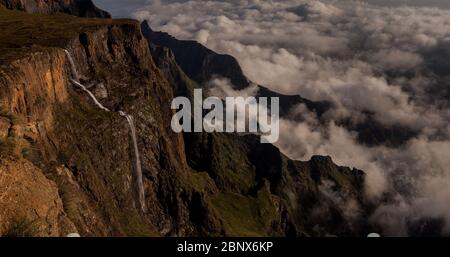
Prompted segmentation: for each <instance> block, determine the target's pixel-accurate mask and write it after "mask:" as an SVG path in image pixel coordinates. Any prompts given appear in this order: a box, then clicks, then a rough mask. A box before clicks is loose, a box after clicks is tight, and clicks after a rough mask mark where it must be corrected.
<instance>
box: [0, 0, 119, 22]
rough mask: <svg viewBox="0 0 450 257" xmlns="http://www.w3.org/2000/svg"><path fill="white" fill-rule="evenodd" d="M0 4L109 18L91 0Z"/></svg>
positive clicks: (13, 0) (4, 1)
mask: <svg viewBox="0 0 450 257" xmlns="http://www.w3.org/2000/svg"><path fill="white" fill-rule="evenodd" d="M0 4H2V5H4V6H6V7H7V8H8V9H16V10H22V11H26V12H28V13H41V14H50V13H55V12H64V13H67V14H71V15H75V16H80V17H90V18H94V17H97V18H111V15H110V14H109V13H108V12H106V11H103V10H101V9H99V8H97V6H95V4H94V3H93V2H92V0H50V1H48V0H45V1H44V0H0Z"/></svg>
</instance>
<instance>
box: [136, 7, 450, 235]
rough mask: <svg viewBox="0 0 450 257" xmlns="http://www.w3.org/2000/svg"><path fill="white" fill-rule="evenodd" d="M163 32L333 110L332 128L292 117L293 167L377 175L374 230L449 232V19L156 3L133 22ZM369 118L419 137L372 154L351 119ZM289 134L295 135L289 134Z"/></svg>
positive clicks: (439, 14) (422, 12)
mask: <svg viewBox="0 0 450 257" xmlns="http://www.w3.org/2000/svg"><path fill="white" fill-rule="evenodd" d="M134 17H135V18H138V19H141V20H143V19H147V20H149V22H150V24H151V26H152V27H153V28H154V29H157V30H163V31H167V32H168V33H170V34H172V35H174V36H176V37H178V38H180V39H194V40H197V41H199V42H201V43H202V44H204V45H206V46H208V47H209V48H211V49H213V50H215V51H217V52H219V53H227V54H231V55H233V56H235V57H236V58H237V59H238V61H239V63H240V64H241V66H242V68H243V70H244V72H245V74H246V76H248V78H249V79H250V80H252V81H253V82H255V83H258V84H261V85H264V86H267V87H269V88H270V89H272V90H274V91H277V92H281V93H285V94H300V95H302V96H303V97H306V98H308V99H311V100H327V101H330V102H331V103H333V106H334V107H333V110H331V111H329V112H328V113H327V114H326V115H325V116H324V117H325V118H324V119H325V122H324V121H323V120H320V121H319V118H318V117H317V116H316V115H315V114H314V113H311V112H310V111H308V110H307V108H305V107H304V106H298V107H297V108H296V109H295V110H293V111H294V112H296V113H297V114H302V116H303V117H305V118H304V119H303V120H302V121H301V122H299V121H294V120H288V119H282V120H281V123H280V125H281V127H280V140H279V142H278V144H277V146H278V147H280V149H281V150H282V151H283V152H284V153H285V154H287V155H288V156H290V157H291V158H294V159H300V160H306V159H309V158H310V157H311V156H312V155H315V154H321V155H330V156H332V157H333V160H334V161H335V162H337V163H338V164H340V165H346V166H351V167H357V168H359V169H362V170H364V171H365V172H366V173H367V176H368V180H367V186H366V192H367V196H368V197H369V199H371V200H372V201H374V202H376V201H379V200H380V199H382V197H383V196H385V195H386V194H387V193H388V194H389V195H390V199H391V200H390V201H384V202H382V203H380V204H381V206H380V208H378V209H377V211H376V212H375V213H374V215H373V216H372V220H373V222H375V223H378V224H380V225H382V226H383V227H384V229H385V230H384V231H383V232H384V233H385V234H389V235H406V234H407V224H408V223H411V222H414V221H416V220H420V219H422V218H444V219H445V220H446V221H448V222H446V223H445V231H446V232H447V233H450V205H448V199H449V196H450V168H449V167H450V158H449V153H450V125H449V121H450V107H449V99H450V93H449V92H450V90H449V87H450V62H449V61H448V60H449V59H450V50H448V49H450V11H449V10H443V9H437V8H425V7H420V8H419V7H407V6H400V7H382V6H373V5H368V4H364V3H357V2H349V1H333V2H331V1H305V0H301V1H299V0H286V1H270V0H267V1H260V0H239V1H203V0H191V1H182V2H177V1H170V2H164V1H158V0H155V1H148V3H147V5H146V6H145V7H142V8H140V9H139V10H138V11H136V12H135V13H134ZM367 113H370V114H371V115H372V116H373V118H374V119H375V120H376V121H378V122H379V123H381V124H383V125H384V126H393V125H399V126H402V127H405V128H408V129H411V130H414V131H417V132H418V133H417V136H416V137H414V138H412V139H411V140H409V141H408V142H405V143H404V144H403V145H401V146H398V147H395V148H394V147H387V146H384V145H379V146H371V147H369V146H366V145H362V144H360V143H359V142H358V140H357V136H358V135H357V134H356V132H354V131H349V130H348V129H346V128H344V127H342V126H339V125H338V124H339V123H338V122H337V121H339V120H342V119H350V120H352V121H353V122H361V121H363V120H364V119H366V115H367ZM283 131H285V133H283Z"/></svg>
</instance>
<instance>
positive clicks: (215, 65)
mask: <svg viewBox="0 0 450 257" xmlns="http://www.w3.org/2000/svg"><path fill="white" fill-rule="evenodd" d="M141 28H142V32H143V34H144V36H145V37H146V38H147V39H148V40H149V41H150V42H152V43H153V44H154V45H157V46H160V47H163V48H167V49H168V50H170V51H171V52H172V54H173V55H174V58H175V61H176V63H177V64H178V65H179V67H180V68H181V69H182V70H183V71H184V73H185V74H186V75H187V76H188V77H189V78H190V79H191V80H193V81H195V82H196V83H197V84H199V85H200V86H202V87H203V88H208V86H209V84H210V83H209V82H210V80H211V78H214V77H215V76H219V77H223V78H227V79H229V80H230V82H231V83H232V84H233V87H234V89H237V90H241V89H245V88H248V87H249V86H250V85H251V82H250V81H249V80H248V79H247V78H246V77H245V75H244V73H243V72H242V69H241V67H240V65H239V63H238V62H237V61H236V59H235V58H234V57H232V56H229V55H223V54H218V53H215V52H214V51H212V50H210V49H208V48H207V47H205V46H203V45H202V44H200V43H198V42H195V41H189V40H179V39H176V38H175V37H173V36H171V35H169V34H168V33H165V32H158V31H153V30H152V29H151V28H150V26H149V24H148V22H147V21H144V22H142V24H141ZM187 49H188V50H187ZM256 96H257V97H274V96H275V97H279V98H280V115H281V117H284V118H289V119H294V120H303V119H304V118H305V117H303V115H302V114H298V113H297V112H296V109H295V108H296V107H298V106H299V105H304V106H305V107H306V108H307V109H308V110H309V111H310V112H312V113H314V114H315V115H317V117H318V118H319V121H320V122H327V115H323V114H325V113H326V112H327V111H329V110H331V109H332V108H333V105H332V103H330V102H327V101H311V100H309V99H306V98H304V97H302V96H301V95H285V94H280V93H277V92H274V91H273V90H270V89H269V88H267V87H265V86H261V85H258V86H257V91H256ZM365 115H366V116H367V118H366V119H362V120H361V121H358V122H355V121H353V120H350V119H342V120H337V121H336V123H337V124H338V125H341V126H344V127H346V128H347V129H348V130H350V131H356V132H358V133H357V134H358V140H359V141H360V142H361V143H362V144H366V145H369V146H374V145H387V146H399V145H402V144H403V143H405V142H407V141H408V140H409V139H411V138H413V137H414V136H416V135H417V131H413V130H411V129H410V128H406V127H404V126H386V125H383V124H381V123H380V122H378V121H377V120H375V119H374V118H373V114H371V113H369V112H367V113H365ZM323 116H325V117H323Z"/></svg>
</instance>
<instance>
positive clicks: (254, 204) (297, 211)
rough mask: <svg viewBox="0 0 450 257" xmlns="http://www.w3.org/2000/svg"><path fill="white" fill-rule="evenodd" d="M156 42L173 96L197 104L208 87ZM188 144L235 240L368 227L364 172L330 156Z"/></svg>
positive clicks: (248, 145)
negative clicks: (197, 95)
mask: <svg viewBox="0 0 450 257" xmlns="http://www.w3.org/2000/svg"><path fill="white" fill-rule="evenodd" d="M144 34H145V33H144ZM149 42H150V45H151V50H152V55H153V58H154V60H155V62H156V64H157V66H158V67H159V68H160V69H161V71H162V72H163V73H164V74H165V76H166V77H167V78H169V82H170V84H171V85H172V87H173V89H174V94H175V95H177V96H186V97H188V98H192V95H193V93H192V90H193V88H196V87H201V85H200V84H199V83H197V82H195V81H193V80H192V79H191V78H190V77H189V76H188V75H187V74H186V73H185V72H184V71H183V69H182V68H181V65H178V63H177V61H176V58H175V56H174V54H173V52H172V51H171V50H170V49H169V48H165V47H163V46H158V45H155V44H154V43H153V42H152V41H149ZM261 90H264V89H263V88H261V89H260V91H261ZM263 93H264V92H263ZM272 95H273V96H280V95H279V94H275V93H273V92H271V93H270V94H269V95H268V96H272ZM282 97H284V98H285V99H286V100H289V102H291V103H292V102H294V101H295V100H296V97H295V96H282ZM290 98H292V100H291V99H290ZM286 103H288V102H286ZM292 104H294V103H292ZM184 141H185V149H186V155H187V160H188V164H189V166H190V167H191V168H192V169H193V170H194V171H196V172H197V174H198V175H199V176H200V175H201V176H207V177H210V178H212V180H213V181H214V185H215V187H217V188H218V193H216V194H215V195H213V196H208V195H207V196H206V197H207V198H209V199H210V200H209V201H207V202H209V203H210V204H211V207H209V209H218V210H219V212H218V213H221V214H222V216H221V215H219V219H220V220H223V224H224V230H225V231H226V233H228V234H231V235H243V234H245V235H297V236H298V235H327V234H334V235H360V234H364V233H365V231H367V229H368V228H369V227H368V226H367V216H368V215H367V213H366V208H365V201H364V197H363V196H364V192H363V191H364V190H363V184H364V173H363V172H362V171H359V170H351V169H349V168H344V167H338V166H337V165H335V164H334V163H333V161H332V160H331V158H330V157H320V156H316V157H314V158H312V159H311V160H310V161H308V162H298V161H292V160H289V159H288V158H287V157H286V156H284V155H283V154H282V153H281V152H280V151H279V150H278V149H277V148H276V147H274V146H272V145H264V144H260V143H259V139H258V138H257V137H256V136H251V135H246V136H239V135H232V134H207V133H195V134H192V133H185V135H184ZM249 203H251V204H249ZM264 203H268V204H267V205H265V204H264ZM245 207H248V209H250V210H254V212H251V211H246V209H245ZM248 209H247V210H248ZM260 213H264V215H260ZM225 217H226V218H225ZM205 220H208V219H206V218H205ZM248 220H252V221H253V222H252V223H248V222H247V221H248Z"/></svg>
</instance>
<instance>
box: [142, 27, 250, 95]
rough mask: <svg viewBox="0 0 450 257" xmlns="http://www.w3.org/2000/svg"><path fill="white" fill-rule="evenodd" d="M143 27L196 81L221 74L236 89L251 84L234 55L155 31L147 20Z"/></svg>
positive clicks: (148, 35)
mask: <svg viewBox="0 0 450 257" xmlns="http://www.w3.org/2000/svg"><path fill="white" fill-rule="evenodd" d="M141 29H142V33H143V34H144V36H145V37H147V38H148V39H149V40H150V42H152V43H153V44H155V45H159V46H164V47H166V48H169V49H170V50H171V51H172V52H173V54H174V56H175V59H176V62H177V63H178V65H180V67H181V69H183V71H184V72H185V73H186V75H188V76H189V77H190V78H192V79H193V80H194V81H196V82H199V83H204V82H207V81H209V80H210V79H211V78H213V76H217V75H219V76H222V77H225V78H228V79H230V81H231V83H232V84H233V86H234V87H235V89H243V88H245V87H247V86H248V85H249V81H248V79H247V78H246V77H245V76H244V75H243V72H242V69H241V67H240V66H239V64H238V62H237V60H236V59H235V58H234V57H232V56H230V55H221V54H217V53H215V52H213V51H211V50H210V49H208V48H206V47H204V46H203V45H202V44H200V43H198V42H196V41H183V42H180V40H178V39H176V38H174V37H172V36H171V35H169V34H167V33H164V32H154V31H153V30H152V29H151V28H150V26H149V25H148V22H146V21H144V22H143V23H142V25H141Z"/></svg>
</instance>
